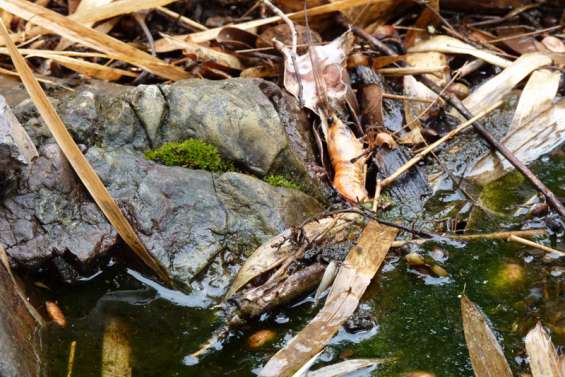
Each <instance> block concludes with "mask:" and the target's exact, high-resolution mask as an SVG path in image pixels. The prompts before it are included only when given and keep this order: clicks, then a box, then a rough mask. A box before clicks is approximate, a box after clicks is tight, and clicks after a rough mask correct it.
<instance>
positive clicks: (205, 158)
mask: <svg viewBox="0 0 565 377" xmlns="http://www.w3.org/2000/svg"><path fill="white" fill-rule="evenodd" d="M145 157H146V158H148V159H149V160H153V161H156V162H159V163H161V164H163V165H167V166H182V167H185V168H189V169H199V170H207V171H211V172H226V171H230V170H235V168H234V166H233V164H232V163H230V162H228V161H225V160H224V159H223V158H222V156H221V155H220V152H219V151H218V148H216V147H215V146H214V145H211V144H208V143H206V142H204V141H202V140H198V139H187V140H185V141H183V142H182V143H167V144H163V145H162V146H161V147H159V148H157V149H154V150H151V151H148V152H146V153H145Z"/></svg>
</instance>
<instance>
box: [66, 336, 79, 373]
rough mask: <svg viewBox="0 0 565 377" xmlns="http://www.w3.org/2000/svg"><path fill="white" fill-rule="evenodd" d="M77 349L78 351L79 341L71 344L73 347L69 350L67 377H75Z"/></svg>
mask: <svg viewBox="0 0 565 377" xmlns="http://www.w3.org/2000/svg"><path fill="white" fill-rule="evenodd" d="M76 349H77V341H76V340H73V341H72V342H71V347H70V349H69V361H67V377H73V367H74V365H75V352H76Z"/></svg>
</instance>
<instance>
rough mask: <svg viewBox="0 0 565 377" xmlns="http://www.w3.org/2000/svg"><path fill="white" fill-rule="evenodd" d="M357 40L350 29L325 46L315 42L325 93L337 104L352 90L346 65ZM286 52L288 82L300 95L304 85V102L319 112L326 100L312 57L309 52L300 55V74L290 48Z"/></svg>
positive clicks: (290, 90)
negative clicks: (318, 83) (319, 84)
mask: <svg viewBox="0 0 565 377" xmlns="http://www.w3.org/2000/svg"><path fill="white" fill-rule="evenodd" d="M352 42H353V35H352V34H351V33H350V32H346V33H344V34H343V35H341V36H340V37H339V38H337V39H335V40H333V41H332V42H330V43H328V44H326V45H325V46H312V47H310V48H311V49H312V50H313V54H315V55H316V57H317V61H318V63H319V65H320V66H319V67H317V71H318V72H320V74H321V80H322V83H323V85H324V86H325V88H324V92H325V93H324V95H325V96H326V97H327V98H328V100H330V101H332V103H333V104H342V103H344V101H345V100H346V98H347V94H348V92H349V91H350V90H351V87H350V83H349V74H348V73H347V69H346V60H347V56H348V55H349V51H350V49H351V44H352ZM283 53H284V55H285V57H284V61H285V64H284V66H285V70H284V86H285V88H286V90H288V91H289V92H290V93H291V94H292V95H294V96H295V97H296V98H298V97H299V92H300V85H302V100H303V101H304V106H305V107H307V108H309V109H310V110H312V111H314V112H315V113H318V112H319V106H320V104H321V102H322V100H321V98H320V96H321V94H320V93H318V90H317V87H316V81H315V77H314V69H313V68H312V60H311V57H310V54H309V53H306V54H304V55H301V56H298V57H297V59H296V60H297V66H298V76H299V78H300V79H299V80H297V79H296V76H297V74H296V72H295V70H294V64H293V62H292V58H291V57H290V55H289V51H286V52H285V50H283Z"/></svg>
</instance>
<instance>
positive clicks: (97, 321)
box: [47, 157, 565, 377]
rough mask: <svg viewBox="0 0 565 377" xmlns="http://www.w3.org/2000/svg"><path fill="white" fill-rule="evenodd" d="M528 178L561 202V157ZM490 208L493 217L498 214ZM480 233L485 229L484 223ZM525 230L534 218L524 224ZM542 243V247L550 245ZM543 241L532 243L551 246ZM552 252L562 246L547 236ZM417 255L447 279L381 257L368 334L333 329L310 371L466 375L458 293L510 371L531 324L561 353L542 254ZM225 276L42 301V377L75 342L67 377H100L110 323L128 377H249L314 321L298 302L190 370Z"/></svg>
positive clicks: (483, 247)
mask: <svg viewBox="0 0 565 377" xmlns="http://www.w3.org/2000/svg"><path fill="white" fill-rule="evenodd" d="M536 171H537V172H538V174H540V176H541V178H542V179H543V180H544V181H545V182H546V183H548V184H549V185H550V186H551V187H552V189H553V190H554V191H555V192H556V193H557V195H558V196H565V159H563V158H562V157H555V158H552V159H546V160H544V161H543V162H541V163H539V164H538V166H537V169H536ZM514 183H515V186H511V185H510V183H508V182H507V184H504V185H498V186H494V187H496V190H494V191H493V192H496V191H498V192H499V193H500V194H501V195H500V200H504V203H503V204H500V207H501V208H502V207H503V209H505V210H507V211H510V210H512V211H513V210H516V209H517V207H516V206H515V205H513V204H512V203H513V202H515V201H516V200H517V199H520V200H522V199H524V198H527V197H528V196H531V194H533V191H532V189H531V188H529V187H528V186H527V184H525V183H522V182H521V181H520V180H518V182H514ZM499 209H500V208H499ZM522 222H523V221H522V220H519V221H518V220H514V221H513V220H512V219H509V218H506V220H504V221H502V220H501V221H485V222H483V223H482V224H483V226H481V228H482V229H483V230H487V231H489V230H490V231H496V230H504V229H515V228H516V227H518V226H519V225H520V224H521V223H522ZM484 224H486V225H484ZM532 224H535V221H533V222H532ZM555 239H556V238H555V237H553V241H555ZM551 240H552V238H551V237H547V238H542V239H539V241H541V242H544V243H546V244H550V242H551ZM557 240H558V242H557V244H553V246H556V247H558V248H560V249H562V250H563V249H565V244H564V243H563V242H562V241H561V242H559V239H557ZM418 251H420V252H421V253H423V254H424V255H426V256H427V257H429V258H431V256H432V255H434V256H436V257H437V255H438V254H439V251H441V253H443V255H444V257H445V258H444V259H442V260H441V261H439V262H438V263H439V264H441V265H442V266H443V267H444V268H445V269H446V270H447V271H448V272H449V276H448V277H445V278H438V277H435V276H434V275H433V274H431V273H430V272H429V271H426V270H415V269H413V268H411V267H409V266H407V265H406V263H405V261H404V259H403V258H402V257H401V254H400V252H399V251H392V252H391V253H390V254H389V257H388V258H387V261H386V264H385V265H384V267H383V269H382V271H381V272H379V274H378V277H377V278H376V279H375V280H374V281H373V283H372V285H371V286H370V288H369V289H368V291H367V293H366V295H365V297H364V298H363V301H362V303H361V312H362V313H365V314H366V313H369V314H370V315H371V316H372V317H373V319H374V320H375V323H376V326H374V327H372V328H371V329H369V330H365V331H361V332H358V333H355V334H351V333H348V332H347V331H345V330H341V331H340V332H339V333H338V335H337V336H336V337H335V338H334V339H333V340H332V342H331V344H330V345H329V346H328V347H327V348H326V350H325V352H324V353H323V354H322V356H321V358H320V361H319V363H318V364H317V365H316V366H315V367H314V368H317V367H318V366H319V365H323V364H328V363H331V362H337V361H341V360H343V359H344V358H357V357H383V358H390V359H391V361H389V362H388V363H386V364H384V365H382V366H380V367H379V368H378V369H376V370H374V371H366V372H362V373H360V374H358V375H359V376H369V375H378V376H402V375H403V373H406V372H409V371H414V370H425V371H429V372H433V373H435V374H436V376H445V377H448V376H449V377H452V376H453V377H455V376H459V377H466V376H469V377H471V376H473V373H472V370H471V366H470V362H469V360H468V354H467V351H466V347H465V344H464V338H463V333H462V324H461V318H460V310H459V296H460V295H461V294H462V293H463V292H465V294H466V295H468V296H469V298H470V299H471V300H473V301H474V302H476V303H477V304H478V305H479V306H480V307H481V308H482V309H483V310H484V312H485V313H486V315H487V316H488V317H489V318H490V320H491V322H492V325H493V327H494V329H495V330H496V332H497V334H498V336H499V339H500V340H501V341H502V343H503V345H504V350H505V353H506V356H507V358H508V360H509V361H510V363H511V365H512V368H513V369H515V370H516V371H517V372H522V371H527V364H526V363H525V359H524V357H525V353H524V346H523V337H524V336H525V335H526V333H527V332H528V331H529V330H530V329H531V328H532V327H533V326H534V325H535V323H536V322H537V321H538V320H541V321H542V322H543V323H544V325H546V326H548V327H549V329H550V331H551V335H552V339H553V341H554V343H555V344H556V345H557V346H558V347H560V349H561V350H562V351H563V350H565V270H564V268H565V266H564V263H563V262H562V261H559V260H556V259H551V258H547V257H544V255H543V253H540V252H538V251H535V250H532V249H530V248H528V247H524V246H520V245H516V244H511V243H507V242H505V241H477V242H468V243H459V244H455V243H451V244H426V245H425V246H421V247H418ZM508 264H511V265H514V266H516V265H517V266H519V267H518V268H519V269H520V267H521V268H522V269H521V271H523V272H524V274H525V275H524V278H523V280H521V281H519V282H517V283H512V282H508V281H506V280H504V278H503V274H502V273H501V271H503V270H504V268H505V266H506V265H508ZM214 269H218V270H220V271H223V270H224V269H225V270H226V271H227V272H228V273H227V276H224V277H223V278H220V279H216V278H214V276H218V275H221V274H214V273H213V271H212V272H211V273H209V274H207V275H206V276H205V277H204V279H203V281H202V282H201V283H199V284H196V285H194V287H193V288H194V290H193V292H192V293H191V294H190V295H185V294H182V293H180V292H174V291H169V290H166V289H164V288H160V287H158V286H156V285H155V283H152V282H151V281H149V280H147V279H145V278H143V277H142V276H141V275H139V274H137V273H135V272H132V271H130V270H127V269H126V268H125V267H123V266H120V265H113V266H111V267H108V268H107V269H106V270H105V271H104V272H103V273H101V274H99V275H98V276H96V277H94V278H92V279H91V280H90V281H85V282H83V284H81V286H79V287H74V288H72V289H60V290H55V291H54V292H51V293H49V295H52V296H53V297H56V298H57V299H58V302H59V304H60V306H61V308H62V310H63V311H64V312H65V313H66V316H67V320H68V322H69V325H68V327H67V328H65V329H59V328H56V327H55V326H51V327H50V328H49V330H48V337H47V344H48V350H49V351H48V360H47V362H48V368H49V377H59V376H66V371H67V358H68V352H69V345H70V343H71V341H73V340H76V341H77V353H76V360H75V365H74V370H73V376H81V377H90V376H100V363H101V348H102V335H103V331H104V325H105V323H106V321H108V319H109V318H119V319H121V320H122V321H123V322H125V323H126V324H127V328H128V329H127V334H128V335H127V336H128V338H129V343H130V345H131V348H132V363H133V365H132V367H133V375H134V376H160V377H168V376H233V377H236V376H252V375H254V373H253V371H256V370H257V368H260V367H261V365H263V364H264V363H265V362H266V361H267V360H268V358H269V357H270V356H271V355H272V354H273V353H274V352H275V351H276V350H277V349H279V348H280V347H281V346H282V345H283V344H284V343H285V342H286V341H287V340H288V339H290V338H291V337H292V335H293V334H295V333H296V332H297V331H299V330H300V329H301V328H302V327H303V326H304V325H305V324H306V323H307V321H308V320H309V319H310V318H312V317H313V315H314V314H315V313H316V311H317V309H312V308H311V304H310V303H309V302H308V300H306V302H305V303H303V304H301V305H295V307H291V308H286V309H284V310H280V311H278V312H274V313H271V314H270V315H269V316H265V317H264V318H262V319H261V321H258V322H257V323H256V324H254V325H253V327H251V328H245V329H242V330H238V331H234V332H233V333H232V334H231V335H230V337H229V338H228V340H227V341H226V342H225V344H223V345H222V346H220V345H216V346H217V348H218V349H217V350H214V351H213V352H211V353H210V354H208V355H207V356H206V357H204V358H202V359H201V360H200V361H199V363H198V364H196V365H190V364H192V363H191V359H190V358H187V356H188V355H190V354H191V353H192V352H194V351H195V350H196V349H198V347H199V345H200V344H201V343H203V342H205V341H206V340H207V339H208V337H209V336H210V334H211V333H212V331H214V330H215V329H217V328H218V327H220V326H221V324H222V322H223V320H222V318H221V316H220V315H219V313H218V312H216V311H214V309H211V308H210V307H211V306H213V305H214V304H215V303H217V302H219V300H220V297H221V295H222V292H223V287H225V285H226V284H227V282H228V281H229V276H233V274H234V273H235V267H234V266H232V265H228V264H226V263H224V262H223V261H222V258H221V257H219V258H218V259H217V260H216V261H215V263H214V264H213V265H212V270H214ZM259 329H272V330H274V331H275V332H276V333H277V339H276V341H275V342H274V343H272V344H270V345H267V346H265V347H264V348H261V349H259V350H251V349H249V347H248V346H247V339H248V337H249V335H250V334H252V333H253V332H255V331H257V330H259Z"/></svg>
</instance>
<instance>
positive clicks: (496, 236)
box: [392, 229, 547, 247]
mask: <svg viewBox="0 0 565 377" xmlns="http://www.w3.org/2000/svg"><path fill="white" fill-rule="evenodd" d="M546 234H547V232H546V231H545V229H527V230H513V231H505V232H494V233H483V234H465V235H455V234H447V235H443V237H446V238H449V239H450V240H454V241H476V240H509V238H510V237H511V236H516V237H518V238H522V237H538V236H544V235H546ZM522 239H523V238H522ZM430 241H437V240H434V239H433V238H416V239H412V240H399V241H394V242H393V243H392V247H401V246H404V245H407V244H417V245H421V244H423V243H426V242H430ZM526 241H527V240H526ZM536 245H537V244H536Z"/></svg>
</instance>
